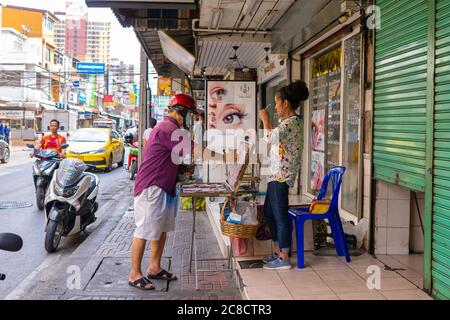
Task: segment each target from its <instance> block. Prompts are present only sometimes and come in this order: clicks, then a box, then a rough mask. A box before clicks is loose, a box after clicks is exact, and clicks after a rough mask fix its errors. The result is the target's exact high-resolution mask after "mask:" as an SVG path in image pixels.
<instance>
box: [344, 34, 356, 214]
mask: <svg viewBox="0 0 450 320" xmlns="http://www.w3.org/2000/svg"><path fill="white" fill-rule="evenodd" d="M344 61H345V67H344V96H343V98H344V99H343V112H344V136H343V138H344V144H343V151H342V152H343V157H342V165H343V166H344V167H346V168H347V170H346V173H345V179H343V181H342V199H341V206H342V208H343V209H344V210H346V211H348V212H350V213H354V214H356V213H358V199H359V192H360V191H359V178H358V177H359V140H360V139H359V119H360V101H361V80H360V79H361V34H358V35H356V36H353V37H351V38H349V39H347V40H345V41H344Z"/></svg>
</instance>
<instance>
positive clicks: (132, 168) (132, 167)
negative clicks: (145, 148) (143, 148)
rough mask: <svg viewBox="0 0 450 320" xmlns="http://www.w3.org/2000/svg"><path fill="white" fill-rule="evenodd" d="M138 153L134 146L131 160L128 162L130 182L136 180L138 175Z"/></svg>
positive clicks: (131, 151)
mask: <svg viewBox="0 0 450 320" xmlns="http://www.w3.org/2000/svg"><path fill="white" fill-rule="evenodd" d="M138 153H139V149H138V148H137V147H136V146H135V145H134V144H132V145H131V149H130V156H129V157H130V158H129V160H128V163H129V168H128V171H129V174H130V180H134V178H135V176H136V173H137V166H138Z"/></svg>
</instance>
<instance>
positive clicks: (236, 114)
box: [224, 111, 248, 119]
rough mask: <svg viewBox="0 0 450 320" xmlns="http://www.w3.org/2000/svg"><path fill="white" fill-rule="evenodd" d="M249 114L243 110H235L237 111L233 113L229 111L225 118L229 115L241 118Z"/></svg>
mask: <svg viewBox="0 0 450 320" xmlns="http://www.w3.org/2000/svg"><path fill="white" fill-rule="evenodd" d="M247 115H248V114H247V113H242V112H239V111H235V112H232V113H229V114H227V115H225V117H224V118H226V117H229V116H238V117H239V119H243V118H245V117H246V116H247Z"/></svg>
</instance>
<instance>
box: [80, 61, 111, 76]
mask: <svg viewBox="0 0 450 320" xmlns="http://www.w3.org/2000/svg"><path fill="white" fill-rule="evenodd" d="M77 72H78V73H84V74H105V64H104V63H96V62H77Z"/></svg>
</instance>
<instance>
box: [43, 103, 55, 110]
mask: <svg viewBox="0 0 450 320" xmlns="http://www.w3.org/2000/svg"><path fill="white" fill-rule="evenodd" d="M39 105H40V106H41V107H42V109H44V110H47V111H49V110H59V109H57V108H56V107H55V106H54V105H50V104H45V103H40V104H39Z"/></svg>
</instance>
